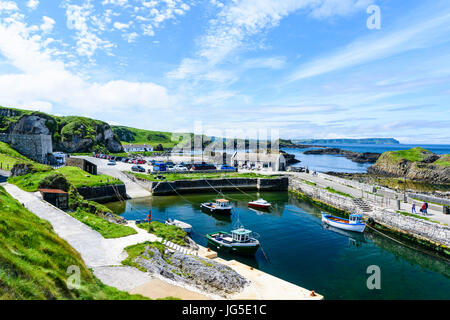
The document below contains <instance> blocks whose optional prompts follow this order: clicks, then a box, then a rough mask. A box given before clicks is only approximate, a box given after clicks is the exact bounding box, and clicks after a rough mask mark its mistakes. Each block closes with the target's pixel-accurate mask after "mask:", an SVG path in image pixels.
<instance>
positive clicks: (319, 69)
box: [288, 13, 450, 81]
mask: <svg viewBox="0 0 450 320" xmlns="http://www.w3.org/2000/svg"><path fill="white" fill-rule="evenodd" d="M449 32H450V13H445V14H442V15H440V16H438V17H435V18H433V19H429V20H427V21H426V22H423V23H419V24H411V25H408V27H407V28H402V29H400V30H396V31H394V32H391V33H387V34H385V35H384V36H381V37H380V36H377V37H369V38H365V39H361V40H357V41H355V42H353V43H351V44H350V45H348V46H347V47H345V48H344V49H342V50H339V51H338V52H335V53H333V54H331V55H329V56H326V57H322V58H319V59H316V60H313V61H311V62H309V63H307V64H305V65H302V66H300V68H299V69H297V70H296V71H295V72H294V73H293V74H292V75H291V76H290V77H289V79H288V81H296V80H301V79H305V78H309V77H314V76H317V75H321V74H325V73H328V72H332V71H335V70H340V69H343V68H348V67H351V66H355V65H359V64H362V63H366V62H369V61H373V60H379V59H383V58H386V57H388V56H392V55H395V54H398V53H401V52H405V51H409V50H412V49H419V48H423V47H427V46H428V45H429V44H431V43H435V42H436V41H438V42H439V41H448V38H446V37H445V36H446V35H448V33H449Z"/></svg>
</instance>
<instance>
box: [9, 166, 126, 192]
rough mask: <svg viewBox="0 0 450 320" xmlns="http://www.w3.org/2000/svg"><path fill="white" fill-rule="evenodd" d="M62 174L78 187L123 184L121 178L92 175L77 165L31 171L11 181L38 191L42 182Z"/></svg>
mask: <svg viewBox="0 0 450 320" xmlns="http://www.w3.org/2000/svg"><path fill="white" fill-rule="evenodd" d="M55 174H60V175H62V176H64V177H65V178H66V179H67V181H69V183H71V184H73V185H74V186H75V187H76V188H79V187H99V186H104V185H111V184H121V183H122V182H121V181H120V180H119V179H116V178H113V177H110V176H107V175H91V174H88V173H87V172H85V171H83V170H81V169H80V168H77V167H69V166H67V167H62V168H59V169H56V170H50V171H39V172H35V173H29V174H26V175H23V176H17V177H10V178H9V179H8V182H9V183H12V184H15V185H17V186H18V187H19V188H21V189H23V190H25V191H28V192H34V191H38V189H39V185H40V184H41V182H42V181H43V180H44V179H45V178H48V177H50V176H52V175H55Z"/></svg>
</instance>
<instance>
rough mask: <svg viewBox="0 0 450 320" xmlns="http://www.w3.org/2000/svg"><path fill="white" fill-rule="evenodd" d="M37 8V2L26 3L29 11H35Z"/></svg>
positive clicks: (34, 0)
mask: <svg viewBox="0 0 450 320" xmlns="http://www.w3.org/2000/svg"><path fill="white" fill-rule="evenodd" d="M38 6H39V0H29V1H28V2H27V7H28V8H30V9H31V10H35V9H36V8H37V7H38Z"/></svg>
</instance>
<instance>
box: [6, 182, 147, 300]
mask: <svg viewBox="0 0 450 320" xmlns="http://www.w3.org/2000/svg"><path fill="white" fill-rule="evenodd" d="M70 266H76V267H78V268H79V270H80V275H81V286H80V288H79V289H76V288H75V289H69V288H68V286H67V279H68V277H69V276H70V274H68V273H67V270H68V268H69V267H70ZM3 299H20V300H23V299H83V300H85V299H111V300H122V299H145V298H144V297H142V296H140V295H130V294H128V293H126V292H122V291H119V290H117V289H115V288H112V287H109V286H106V285H104V284H102V283H101V282H100V281H99V280H98V279H96V278H95V277H94V276H93V274H92V273H91V271H90V270H89V269H88V268H87V267H86V265H85V264H84V262H83V260H82V259H81V257H80V255H79V253H78V252H76V251H75V250H74V249H73V248H72V247H71V246H70V245H69V244H68V243H67V242H66V241H64V240H62V239H61V238H59V237H58V236H57V235H56V233H55V232H54V231H53V229H52V227H51V225H50V224H49V223H48V222H47V221H45V220H42V219H40V218H38V217H37V216H35V215H34V214H32V213H31V212H30V211H28V210H27V209H25V208H24V207H23V206H22V205H21V204H20V203H19V202H17V201H16V200H15V199H13V198H12V197H11V196H10V195H9V194H8V193H7V192H6V191H5V189H4V188H3V187H0V300H3Z"/></svg>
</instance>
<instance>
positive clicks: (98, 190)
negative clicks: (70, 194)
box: [77, 184, 128, 202]
mask: <svg viewBox="0 0 450 320" xmlns="http://www.w3.org/2000/svg"><path fill="white" fill-rule="evenodd" d="M77 191H78V192H79V193H80V195H81V196H83V198H84V199H86V200H91V201H96V202H110V201H120V200H124V199H128V196H127V190H126V187H125V185H124V184H117V185H106V186H100V187H80V188H77Z"/></svg>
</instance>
